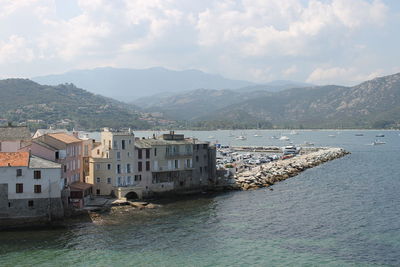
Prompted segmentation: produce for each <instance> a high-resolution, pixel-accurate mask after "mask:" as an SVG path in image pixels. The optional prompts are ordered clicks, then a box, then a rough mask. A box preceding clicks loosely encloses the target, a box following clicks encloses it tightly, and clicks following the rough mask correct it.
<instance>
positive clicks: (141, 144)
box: [89, 130, 215, 198]
mask: <svg viewBox="0 0 400 267" xmlns="http://www.w3.org/2000/svg"><path fill="white" fill-rule="evenodd" d="M213 155H214V156H213ZM89 173H90V179H89V182H92V183H93V188H94V193H95V194H97V195H110V194H111V195H115V196H117V197H119V198H121V197H128V198H131V197H132V198H142V197H148V196H151V195H154V194H159V193H166V192H172V191H174V192H180V191H182V192H184V191H189V190H200V189H201V188H203V187H205V186H209V185H211V184H212V181H213V180H215V148H214V149H213V148H212V147H210V146H209V144H208V143H207V142H200V141H198V140H196V139H191V138H184V136H183V135H179V134H175V133H174V132H170V133H169V134H164V135H163V136H161V137H158V138H156V137H155V136H154V137H153V138H147V139H144V138H143V139H139V138H135V136H134V134H133V133H131V132H111V131H108V130H106V131H103V132H102V133H101V142H100V143H99V144H98V146H97V147H94V148H93V150H92V157H91V158H90V160H89Z"/></svg>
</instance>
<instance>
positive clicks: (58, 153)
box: [54, 151, 60, 159]
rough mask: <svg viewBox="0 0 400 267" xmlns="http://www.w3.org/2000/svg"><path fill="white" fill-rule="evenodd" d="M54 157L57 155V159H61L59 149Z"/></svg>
mask: <svg viewBox="0 0 400 267" xmlns="http://www.w3.org/2000/svg"><path fill="white" fill-rule="evenodd" d="M54 157H55V158H56V159H59V158H60V152H59V151H56V153H55V155H54Z"/></svg>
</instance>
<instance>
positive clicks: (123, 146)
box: [121, 140, 125, 149]
mask: <svg viewBox="0 0 400 267" xmlns="http://www.w3.org/2000/svg"><path fill="white" fill-rule="evenodd" d="M121 148H122V149H125V140H122V141H121Z"/></svg>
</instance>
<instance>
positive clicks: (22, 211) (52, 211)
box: [0, 187, 64, 220]
mask: <svg viewBox="0 0 400 267" xmlns="http://www.w3.org/2000/svg"><path fill="white" fill-rule="evenodd" d="M1 188H2V187H0V191H1V190H2V189H1ZM29 201H33V206H31V207H30V206H29ZM1 203H2V204H1V207H2V209H1V213H0V220H2V219H6V218H9V219H11V218H16V219H17V218H26V217H29V218H34V217H38V218H39V217H47V218H48V219H51V220H53V219H59V218H62V217H63V216H64V209H63V205H62V202H61V199H60V198H35V199H7V200H3V199H2V200H1ZM4 205H5V207H3V206H4Z"/></svg>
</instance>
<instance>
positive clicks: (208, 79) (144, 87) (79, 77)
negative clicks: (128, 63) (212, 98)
mask: <svg viewBox="0 0 400 267" xmlns="http://www.w3.org/2000/svg"><path fill="white" fill-rule="evenodd" d="M32 80H33V81H36V82H38V83H40V84H47V85H58V84H63V83H73V84H75V85H76V86H77V87H79V88H84V89H85V90H88V91H89V92H92V93H95V94H100V95H103V96H107V97H112V98H114V99H117V100H120V101H125V102H130V101H133V100H135V99H138V98H140V97H146V96H151V95H155V94H164V93H168V94H170V93H179V92H182V91H188V90H194V89H198V88H209V89H225V88H230V89H237V88H242V87H246V86H253V85H256V84H255V83H252V82H248V81H240V80H231V79H226V78H224V77H222V76H219V75H213V74H207V73H204V72H202V71H199V70H183V71H174V70H168V69H165V68H161V67H155V68H149V69H118V68H111V67H105V68H96V69H91V70H74V71H70V72H66V73H63V74H56V75H47V76H40V77H33V78H32Z"/></svg>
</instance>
